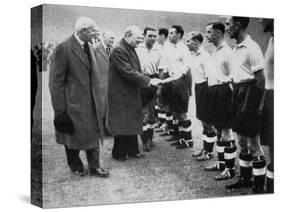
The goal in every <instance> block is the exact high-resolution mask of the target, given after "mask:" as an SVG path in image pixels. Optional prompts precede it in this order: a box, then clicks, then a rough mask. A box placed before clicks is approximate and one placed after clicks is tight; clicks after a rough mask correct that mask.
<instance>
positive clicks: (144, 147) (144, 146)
mask: <svg viewBox="0 0 281 212" xmlns="http://www.w3.org/2000/svg"><path fill="white" fill-rule="evenodd" d="M143 151H145V152H150V149H149V147H148V143H143Z"/></svg>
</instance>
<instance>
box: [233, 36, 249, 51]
mask: <svg viewBox="0 0 281 212" xmlns="http://www.w3.org/2000/svg"><path fill="white" fill-rule="evenodd" d="M251 39H252V38H251V36H250V35H247V36H246V38H245V39H244V40H243V41H242V42H241V43H239V44H237V46H236V48H240V47H246V48H247V46H248V45H249V41H251Z"/></svg>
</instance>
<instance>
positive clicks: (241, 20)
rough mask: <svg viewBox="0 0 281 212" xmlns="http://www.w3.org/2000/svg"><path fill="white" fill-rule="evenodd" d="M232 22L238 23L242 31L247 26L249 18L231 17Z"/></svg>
mask: <svg viewBox="0 0 281 212" xmlns="http://www.w3.org/2000/svg"><path fill="white" fill-rule="evenodd" d="M232 21H233V22H234V23H240V27H241V28H242V29H246V28H247V27H248V25H249V22H250V18H249V17H242V16H232Z"/></svg>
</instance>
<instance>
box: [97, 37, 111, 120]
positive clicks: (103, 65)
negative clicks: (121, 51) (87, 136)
mask: <svg viewBox="0 0 281 212" xmlns="http://www.w3.org/2000/svg"><path fill="white" fill-rule="evenodd" d="M94 49H95V55H96V61H97V65H98V75H99V80H100V88H101V100H102V117H103V118H105V116H106V104H107V103H106V99H107V98H106V96H107V80H108V66H109V55H108V53H107V52H106V50H105V48H104V45H103V44H102V42H100V43H99V44H97V45H96V46H95V48H94Z"/></svg>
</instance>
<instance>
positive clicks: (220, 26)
mask: <svg viewBox="0 0 281 212" xmlns="http://www.w3.org/2000/svg"><path fill="white" fill-rule="evenodd" d="M210 25H212V28H213V29H215V30H220V31H221V32H222V34H224V33H225V26H224V24H223V23H222V22H220V21H213V22H210V23H208V26H210Z"/></svg>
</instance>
